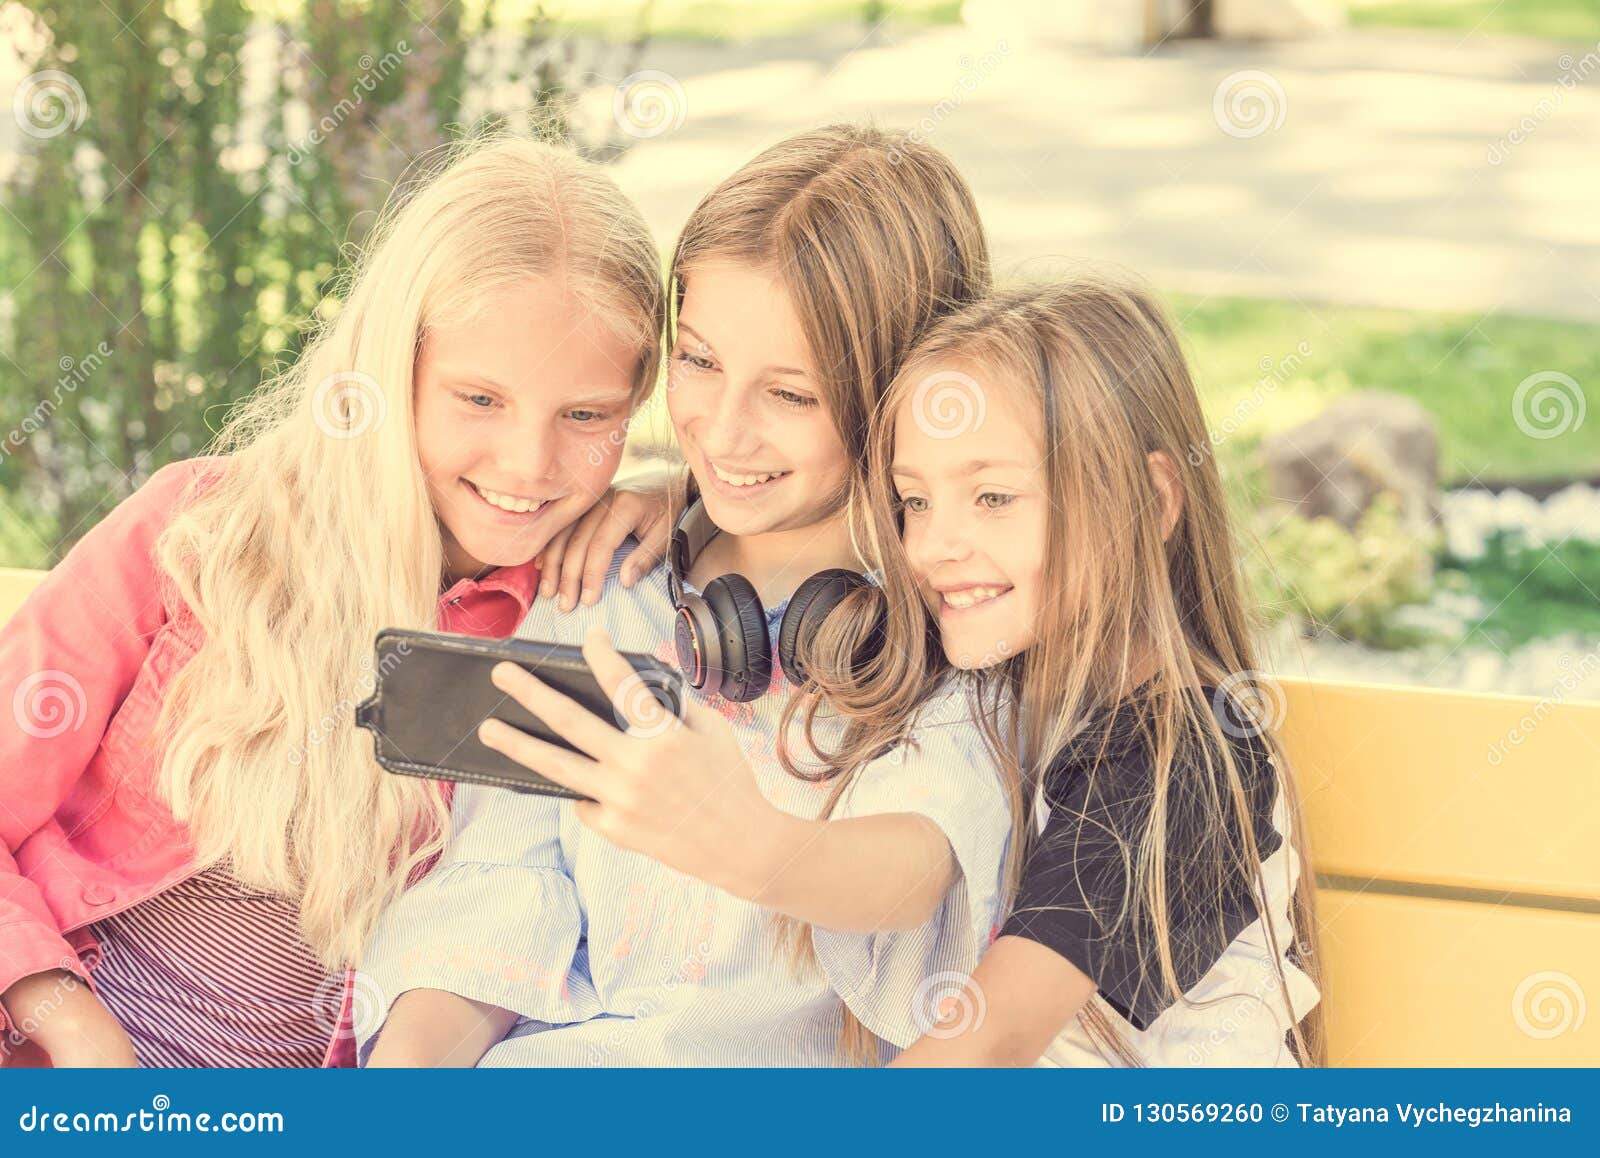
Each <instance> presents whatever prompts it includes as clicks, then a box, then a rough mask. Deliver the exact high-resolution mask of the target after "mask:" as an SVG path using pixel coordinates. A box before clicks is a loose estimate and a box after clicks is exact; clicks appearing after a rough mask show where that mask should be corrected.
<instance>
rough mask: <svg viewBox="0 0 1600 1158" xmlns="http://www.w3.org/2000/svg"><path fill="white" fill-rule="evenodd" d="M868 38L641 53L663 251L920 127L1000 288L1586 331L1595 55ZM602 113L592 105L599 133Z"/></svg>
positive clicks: (642, 188)
mask: <svg viewBox="0 0 1600 1158" xmlns="http://www.w3.org/2000/svg"><path fill="white" fill-rule="evenodd" d="M860 38H861V33H860V30H859V29H855V28H837V29H832V30H829V31H827V32H825V33H821V34H818V35H815V36H811V37H807V38H804V39H796V40H792V41H777V42H763V43H760V44H757V45H745V46H733V45H706V44H697V45H691V44H670V43H658V44H655V45H652V46H651V48H650V50H649V52H648V55H647V57H646V61H645V64H646V66H647V67H651V68H656V69H661V70H663V71H665V72H668V73H670V74H671V75H672V76H673V77H674V78H676V79H677V80H678V81H679V82H680V83H681V85H682V87H683V92H684V96H685V104H686V109H685V114H686V115H685V117H684V120H683V124H682V125H681V127H679V128H678V129H676V130H674V131H671V132H669V133H665V134H663V135H661V136H658V137H654V138H651V139H647V140H642V141H640V142H638V143H637V144H636V145H635V146H634V148H633V149H632V151H631V152H630V153H629V154H628V155H627V156H626V157H624V158H623V159H622V160H621V161H620V163H619V164H618V166H617V172H618V175H619V178H620V179H621V180H622V181H623V183H624V184H625V185H626V186H627V188H628V189H629V191H630V192H631V193H633V194H634V195H635V196H636V197H638V199H639V200H640V201H641V203H642V204H643V205H644V206H645V208H646V212H647V213H648V215H649V217H650V218H651V220H652V224H653V225H654V226H655V227H656V228H657V229H658V230H659V232H660V236H661V237H662V238H663V239H670V238H671V237H672V236H674V235H675V233H676V231H677V229H678V228H679V226H680V225H681V224H682V222H683V219H684V217H685V216H686V215H687V214H688V212H689V210H690V209H691V208H692V207H693V205H694V203H695V201H696V200H697V199H698V197H699V196H700V194H701V193H702V192H704V191H705V189H706V188H708V187H709V186H710V185H711V184H712V183H713V181H715V180H716V179H718V178H720V177H722V176H723V175H724V174H726V173H728V172H730V171H731V170H732V169H734V168H735V167H737V165H738V164H739V163H740V162H741V161H743V160H744V159H745V158H747V157H748V156H750V155H751V154H752V153H754V152H755V151H756V150H757V149H758V148H760V147H761V146H763V145H765V144H767V143H770V142H772V141H774V140H776V139H778V138H779V137H781V136H783V135H785V134H787V133H789V132H791V131H793V130H795V129H798V128H801V127H803V126H806V125H809V124H815V123H818V122H821V121H824V120H827V119H832V118H839V117H851V118H854V117H862V116H872V117H874V118H876V119H877V120H878V121H879V122H880V123H883V124H886V125H891V126H899V125H908V126H909V125H912V124H915V123H917V122H920V121H922V120H923V118H929V122H928V123H929V124H930V125H931V126H932V131H931V133H930V135H929V139H931V140H933V141H934V142H936V143H937V144H939V145H940V146H942V147H943V148H945V149H947V150H948V151H949V152H950V153H951V154H952V155H953V156H954V157H955V158H956V159H957V160H958V162H959V163H960V164H961V165H962V167H963V168H964V169H965V170H966V172H967V173H968V175H969V176H970V178H971V180H972V182H973V184H974V186H975V187H976V189H977V190H978V194H979V197H980V200H981V203H982V205H983V208H984V211H985V213H986V215H987V217H988V219H989V222H990V226H991V229H992V231H993V237H994V242H995V248H996V254H997V257H998V258H999V259H1000V261H1001V263H1002V266H1003V268H1010V269H1013V270H1015V269H1017V268H1018V267H1022V268H1024V269H1029V270H1032V271H1034V272H1044V271H1046V270H1048V268H1049V267H1050V265H1051V264H1052V263H1055V262H1058V261H1063V260H1072V259H1082V258H1090V259H1093V260H1097V261H1111V262H1116V263H1121V264H1123V265H1127V266H1131V267H1132V268H1134V269H1136V270H1138V271H1140V272H1142V273H1144V274H1146V275H1148V276H1150V277H1151V278H1153V279H1154V280H1156V281H1158V282H1159V283H1160V284H1162V285H1163V286H1165V287H1168V288H1171V289H1178V290H1186V291H1192V292H1198V293H1203V294H1209V293H1242V294H1255V295H1266V296H1290V295H1292V296H1295V297H1298V298H1301V299H1302V300H1305V301H1307V302H1314V301H1319V300H1321V301H1336V302H1347V303H1361V304H1378V305H1388V306H1402V307H1405V306H1413V307H1421V308H1428V309H1460V310H1468V311H1474V312H1477V313H1488V312H1494V311H1504V312H1512V313H1528V314H1538V315H1547V316H1552V317H1565V318H1574V319H1581V320H1587V321H1600V47H1597V46H1595V45H1584V44H1564V43H1555V42H1546V41H1539V40H1523V39H1504V38H1497V39H1490V38H1485V37H1482V36H1468V37H1467V38H1466V39H1465V40H1462V39H1461V38H1459V37H1457V36H1455V35H1453V34H1446V35H1437V34H1420V33H1418V34H1412V33H1395V32H1354V31H1349V32H1338V33H1334V34H1330V35H1326V36H1322V37H1317V38H1313V39H1305V40H1300V41H1294V42H1284V43H1274V44H1258V45H1248V44H1242V43H1213V42H1188V43H1178V42H1170V43H1168V44H1166V45H1164V46H1162V47H1161V48H1160V49H1159V50H1158V51H1156V52H1155V53H1154V54H1152V55H1149V56H1145V55H1141V54H1138V53H1124V54H1116V53H1102V52H1094V51H1089V50H1085V49H1082V48H1077V47H1074V46H1072V45H1070V44H1068V43H1065V42H1064V41H1063V40H1062V39H1061V38H1059V37H1051V36H1049V35H1048V34H1043V33H1040V32H1037V31H1035V32H1033V33H1031V34H1030V32H1029V31H1028V30H1027V29H1025V28H1021V27H1017V26H1014V25H1008V24H1007V23H1006V22H1005V21H1004V20H1000V21H997V22H995V23H993V24H991V25H988V26H980V27H951V28H938V29H932V30H927V31H921V32H915V33H907V34H900V35H898V36H896V37H895V38H894V39H893V40H888V41H886V40H882V39H880V40H878V41H876V42H868V43H865V44H862V43H860ZM985 59H987V61H988V64H987V65H985V64H984V63H983V62H984V61H985ZM1247 70H1254V71H1255V72H1256V73H1258V74H1264V75H1257V76H1255V77H1254V78H1253V79H1252V77H1250V76H1244V77H1239V78H1236V84H1235V87H1236V88H1237V87H1239V86H1243V87H1244V88H1245V89H1247V90H1252V91H1253V93H1254V94H1255V95H1257V96H1260V97H1261V98H1262V99H1261V100H1260V101H1256V102H1255V103H1253V104H1252V102H1251V99H1250V96H1251V93H1250V92H1245V93H1243V94H1241V95H1242V99H1243V104H1242V105H1241V106H1240V111H1238V112H1236V113H1231V114H1230V113H1229V112H1228V104H1227V100H1226V93H1225V99H1224V104H1223V110H1222V112H1221V114H1220V116H1219V113H1218V111H1217V109H1216V108H1215V107H1214V102H1215V96H1216V93H1217V91H1218V87H1219V85H1220V84H1221V83H1222V82H1223V81H1224V80H1225V78H1228V77H1230V76H1234V74H1238V73H1242V72H1246V71H1247ZM980 73H984V74H985V75H982V76H981V77H980V76H979V74H980ZM1563 77H1565V78H1566V82H1567V83H1566V84H1563V83H1562V78H1563ZM963 78H966V79H965V84H966V88H968V89H970V91H966V90H965V89H964V88H963ZM1230 91H1231V90H1230ZM611 97H612V92H611V90H610V89H609V88H606V89H604V90H600V91H596V92H595V93H593V94H592V99H591V100H588V101H587V102H586V104H585V109H586V110H587V111H588V112H589V113H590V114H591V115H597V116H601V117H604V116H609V115H610V108H611ZM940 101H945V102H946V104H945V105H944V107H943V109H942V110H941V109H940V108H939V102H940ZM1541 102H1544V103H1542V104H1541ZM1263 114H1264V115H1265V116H1266V117H1267V118H1268V120H1267V122H1266V123H1265V124H1260V129H1261V131H1259V132H1256V131H1255V129H1256V128H1257V127H1258V124H1259V122H1254V121H1252V120H1251V119H1250V118H1251V116H1252V115H1257V116H1259V115H1263ZM1280 119H1281V123H1280ZM1272 125H1276V127H1271V126H1272ZM1519 125H1524V126H1531V132H1528V133H1527V134H1526V137H1525V139H1523V140H1522V141H1521V142H1520V143H1513V142H1512V141H1511V140H1510V138H1509V134H1510V133H1511V131H1512V130H1513V129H1517V128H1518V126H1519Z"/></svg>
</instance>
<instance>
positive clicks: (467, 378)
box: [440, 366, 632, 406]
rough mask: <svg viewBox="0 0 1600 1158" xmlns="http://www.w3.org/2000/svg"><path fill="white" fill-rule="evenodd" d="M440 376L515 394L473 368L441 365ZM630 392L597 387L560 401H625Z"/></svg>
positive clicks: (569, 403)
mask: <svg viewBox="0 0 1600 1158" xmlns="http://www.w3.org/2000/svg"><path fill="white" fill-rule="evenodd" d="M440 376H441V377H442V378H443V379H444V380H445V381H447V382H453V383H456V384H458V385H472V386H488V387H489V388H490V389H492V390H498V391H499V392H500V393H502V394H508V395H510V394H515V393H516V391H515V390H514V389H512V388H511V387H510V386H507V385H505V383H503V382H500V381H498V380H497V379H494V378H491V377H490V376H489V375H487V374H479V373H478V372H477V371H475V370H456V369H453V368H451V367H449V366H445V367H442V368H441V370H440ZM631 394H632V391H631V390H606V389H597V390H596V391H595V392H594V393H592V394H584V395H580V396H579V397H577V398H568V399H565V400H564V401H563V402H562V405H563V406H585V405H591V404H597V403H617V402H626V401H627V400H628V398H629V396H630V395H631Z"/></svg>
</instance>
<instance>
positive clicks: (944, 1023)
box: [893, 937, 1095, 1066]
mask: <svg viewBox="0 0 1600 1158" xmlns="http://www.w3.org/2000/svg"><path fill="white" fill-rule="evenodd" d="M1094 992H1095V983H1094V982H1093V981H1091V980H1090V979H1089V977H1088V976H1087V975H1086V974H1085V973H1084V972H1083V970H1081V969H1079V968H1078V967H1077V966H1076V965H1074V964H1073V963H1072V962H1070V961H1068V960H1067V959H1066V958H1065V957H1063V956H1061V955H1060V954H1059V953H1057V952H1056V951H1055V950H1053V949H1050V948H1047V947H1045V946H1044V945H1041V944H1039V943H1038V942H1037V941H1030V940H1028V939H1027V938H1025V937H1001V938H1000V939H999V940H997V941H996V942H995V943H994V945H993V946H992V947H991V948H990V949H989V952H988V953H986V954H984V957H983V960H982V961H980V962H979V963H978V967H977V968H976V969H975V970H973V972H972V976H971V977H970V978H968V980H967V984H966V991H965V992H964V993H963V994H962V995H961V996H960V997H956V998H953V999H952V1000H951V1002H950V1003H949V1004H950V1005H951V1008H950V1009H948V1010H947V1011H943V1014H944V1015H943V1016H942V1017H941V1019H940V1021H939V1022H937V1023H936V1024H935V1025H933V1026H932V1027H931V1028H930V1029H929V1030H928V1032H927V1033H925V1034H924V1035H923V1036H922V1037H921V1038H920V1039H919V1040H917V1041H916V1042H915V1043H913V1044H912V1046H911V1048H910V1049H908V1050H906V1051H905V1052H904V1053H903V1054H901V1055H900V1056H899V1057H898V1058H896V1059H895V1061H894V1063H893V1064H894V1065H897V1066H1031V1065H1033V1064H1034V1063H1035V1062H1037V1061H1038V1060H1039V1059H1040V1058H1041V1057H1043V1056H1044V1051H1045V1050H1046V1049H1047V1048H1048V1047H1049V1045H1050V1043H1051V1042H1052V1041H1054V1040H1055V1038H1056V1035H1057V1034H1059V1033H1060V1032H1061V1031H1062V1030H1063V1029H1065V1028H1066V1026H1067V1023H1068V1022H1070V1021H1071V1020H1072V1019H1073V1018H1074V1017H1076V1016H1077V1015H1078V1011H1079V1010H1081V1009H1082V1008H1083V1007H1084V1006H1085V1005H1087V1004H1088V1002H1089V998H1091V997H1093V996H1094Z"/></svg>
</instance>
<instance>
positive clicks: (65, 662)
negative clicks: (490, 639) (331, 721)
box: [0, 458, 538, 1064]
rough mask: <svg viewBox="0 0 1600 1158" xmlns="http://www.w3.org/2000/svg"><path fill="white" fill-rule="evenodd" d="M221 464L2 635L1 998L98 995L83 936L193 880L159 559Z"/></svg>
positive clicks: (90, 947) (183, 652)
mask: <svg viewBox="0 0 1600 1158" xmlns="http://www.w3.org/2000/svg"><path fill="white" fill-rule="evenodd" d="M225 465H226V460H224V459H219V458H200V459H191V460H189V461H187V462H180V463H174V464H172V465H170V466H167V467H164V468H162V469H161V470H159V471H157V472H156V474H155V475H154V476H153V477H152V478H151V479H150V481H149V482H147V483H146V484H145V485H144V486H143V487H142V488H141V489H140V490H139V491H138V493H137V494H135V495H133V496H132V497H131V498H129V499H128V500H127V501H126V502H124V503H122V504H121V505H120V506H118V507H117V508H116V509H115V510H113V511H112V512H111V513H110V514H109V515H107V516H106V517H105V519H104V520H103V521H101V522H100V523H99V525H97V526H96V527H95V528H94V529H93V530H91V531H90V532H89V533H88V534H87V535H85V536H84V537H83V539H82V540H81V541H80V542H79V543H78V544H77V545H76V546H75V547H74V548H73V549H72V550H71V552H69V553H68V555H67V557H66V558H65V559H63V560H62V561H61V563H60V564H59V565H58V566H56V567H55V568H54V569H53V570H52V571H51V572H50V574H49V576H48V577H47V578H46V579H45V580H44V582H43V583H42V584H40V586H39V587H38V588H37V589H36V590H35V591H34V592H33V593H32V594H31V595H30V596H29V598H28V599H27V601H26V602H25V603H24V604H23V605H22V607H21V608H20V609H19V610H18V611H17V613H16V615H15V617H14V618H12V619H11V620H10V622H9V623H7V624H5V626H4V629H3V630H0V704H3V705H9V706H10V708H11V712H12V715H13V717H14V720H7V721H6V723H5V726H4V727H3V728H0V992H4V990H5V989H6V988H8V987H9V986H10V985H11V984H12V983H13V982H15V981H17V980H19V979H20V978H22V977H26V976H28V975H29V974H32V973H39V972H42V971H44V970H49V969H67V970H70V971H72V972H74V973H76V974H77V975H78V976H79V977H82V978H84V979H86V980H87V981H89V983H90V985H91V987H92V986H93V974H92V964H93V960H94V957H95V954H96V952H97V946H96V944H95V941H94V938H93V937H92V936H91V934H90V932H89V926H90V925H91V924H93V923H94V922H95V921H98V920H100V919H102V918H104V917H107V916H110V915H111V914H113V913H117V912H120V911H122V910H123V909H126V908H129V907H131V906H133V905H136V904H138V903H139V902H140V901H142V900H144V899H145V898H147V897H150V896H153V895H154V894H156V893H158V892H160V891H161V890H163V889H166V888H170V887H171V886H172V885H174V884H176V883H177V882H178V881H180V880H182V879H184V878H185V877H186V876H188V875H189V874H190V873H191V872H193V871H194V866H193V863H192V853H191V850H190V847H189V843H188V839H187V835H186V833H185V832H184V831H183V828H182V826H181V825H180V824H179V823H178V822H177V821H176V820H175V819H174V818H173V816H172V814H171V812H170V811H169V810H168V809H167V808H166V807H165V806H164V805H163V804H161V803H160V802H159V800H158V799H157V795H156V790H155V783H154V778H155V772H156V769H157V767H158V759H157V755H158V753H157V751H156V750H155V748H154V747H153V745H152V744H151V743H150V736H151V732H152V726H153V724H154V722H155V719H156V712H157V710H158V708H159V706H160V703H161V696H162V689H163V688H164V687H165V685H166V683H167V681H168V680H169V679H170V678H171V677H172V674H173V673H174V672H176V671H177V670H178V669H179V668H180V667H182V666H183V664H184V663H185V662H186V661H187V660H188V659H189V658H190V657H191V656H192V655H194V653H195V651H196V649H197V648H198V646H199V644H200V641H201V639H202V638H203V636H202V633H201V630H200V628H199V625H198V624H197V623H196V621H195V619H194V616H193V614H192V612H191V611H190V609H189V608H188V607H187V606H186V605H183V604H182V603H181V602H177V601H175V600H174V599H171V598H169V597H168V595H167V592H166V591H165V590H164V589H163V585H161V584H159V583H158V574H157V568H156V563H155V560H154V558H153V555H152V547H153V545H154V543H155V540H156V537H157V536H158V535H159V534H160V532H161V530H162V529H163V528H164V527H165V526H166V525H167V522H168V520H169V519H170V518H171V515H172V512H173V510H174V508H175V506H176V504H177V503H178V502H179V500H180V499H181V498H182V497H183V495H184V494H185V491H186V489H187V486H188V484H189V483H190V481H191V480H195V481H197V482H199V484H200V485H201V486H204V485H205V481H206V478H207V477H211V478H214V477H215V472H217V471H220V470H221V469H223V468H224V467H225ZM537 586H538V570H537V568H536V567H535V566H534V565H533V564H532V563H531V562H530V563H526V564H523V565H521V566H518V567H506V568H501V569H500V570H497V571H494V572H491V573H490V574H488V575H486V576H484V577H483V578H482V579H479V580H472V579H463V580H461V581H460V582H458V583H456V584H455V585H454V586H453V587H451V588H450V590H449V591H447V592H445V593H444V594H443V595H442V596H440V598H439V629H440V630H442V631H453V632H459V633H462V634H468V635H477V636H505V635H510V634H511V632H512V631H513V630H514V629H515V627H516V625H517V624H518V622H520V621H521V619H522V617H523V616H524V615H525V614H526V613H527V610H528V606H529V604H530V603H531V602H532V600H533V598H534V594H535V592H536V590H537ZM175 604H176V605H175ZM352 678H354V676H353V675H352ZM0 718H3V717H0ZM349 982H350V979H349V978H348V977H347V978H346V987H345V998H344V1007H345V1015H346V1018H348V1014H349V1008H350V983H349ZM9 1028H10V1026H9V1024H8V1022H7V1019H6V1016H5V1013H4V1011H3V1009H0V1031H4V1030H8V1029H9ZM6 1036H9V1034H7V1035H6ZM350 1044H351V1043H350V1036H349V1034H347V1033H344V1032H341V1033H339V1034H337V1035H336V1036H335V1039H334V1042H333V1044H332V1045H331V1046H330V1047H329V1053H328V1058H327V1059H326V1061H327V1064H349V1063H350V1061H351V1059H352V1057H353V1054H352V1052H351V1050H350ZM4 1051H5V1046H4V1043H3V1041H0V1058H4V1056H5V1052H4ZM22 1052H23V1051H19V1052H18V1055H17V1057H18V1060H20V1059H21V1054H22ZM34 1052H35V1053H36V1052H37V1051H34Z"/></svg>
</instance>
